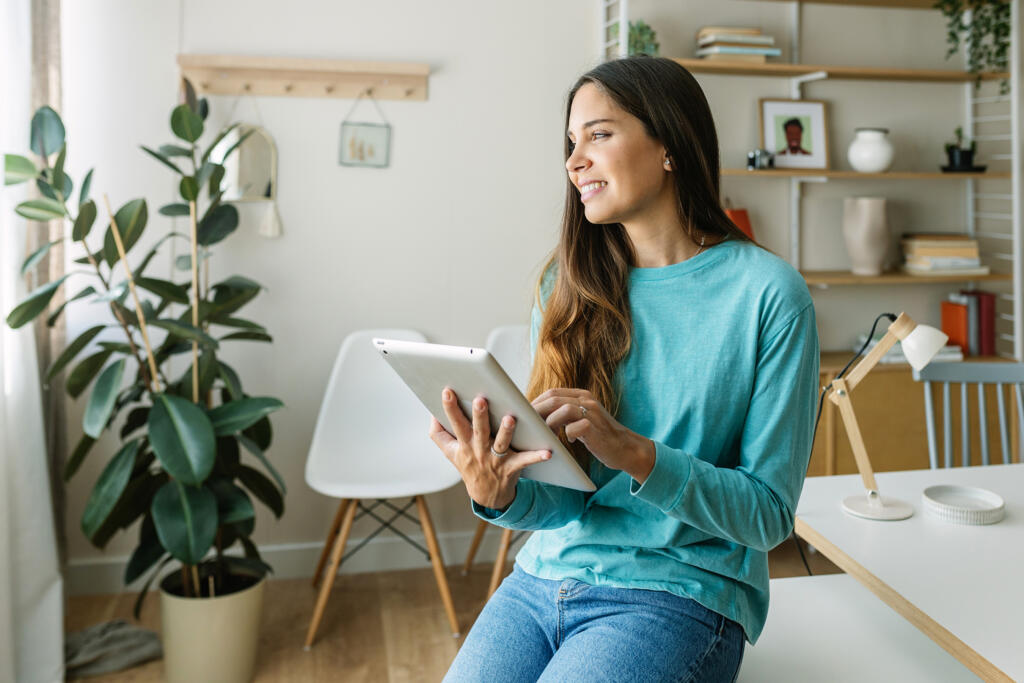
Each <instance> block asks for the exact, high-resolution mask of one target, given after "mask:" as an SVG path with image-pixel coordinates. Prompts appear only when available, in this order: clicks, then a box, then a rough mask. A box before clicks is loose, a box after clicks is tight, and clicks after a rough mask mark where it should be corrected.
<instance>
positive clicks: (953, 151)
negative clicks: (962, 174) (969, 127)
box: [946, 126, 978, 171]
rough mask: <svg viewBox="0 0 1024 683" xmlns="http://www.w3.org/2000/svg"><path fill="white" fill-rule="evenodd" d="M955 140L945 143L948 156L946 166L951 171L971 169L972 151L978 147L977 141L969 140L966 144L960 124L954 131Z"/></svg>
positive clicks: (972, 165)
mask: <svg viewBox="0 0 1024 683" xmlns="http://www.w3.org/2000/svg"><path fill="white" fill-rule="evenodd" d="M954 135H955V136H956V141H955V142H947V143H946V156H947V157H948V158H949V166H947V167H946V168H948V169H949V170H951V171H972V170H974V153H975V151H977V149H978V143H977V142H976V141H974V140H971V142H970V144H966V143H967V141H966V140H965V139H964V129H963V128H962V127H960V126H957V127H956V131H954Z"/></svg>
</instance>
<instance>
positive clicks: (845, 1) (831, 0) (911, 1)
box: [769, 0, 935, 9]
mask: <svg viewBox="0 0 1024 683" xmlns="http://www.w3.org/2000/svg"><path fill="white" fill-rule="evenodd" d="M769 1H770V2H778V1H779V0H769ZM797 2H800V3H801V4H804V5H847V6H865V7H891V8H893V9H935V0H797Z"/></svg>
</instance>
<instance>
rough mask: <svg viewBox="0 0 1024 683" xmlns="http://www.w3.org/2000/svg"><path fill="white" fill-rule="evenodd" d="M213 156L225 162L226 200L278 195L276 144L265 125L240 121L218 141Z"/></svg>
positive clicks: (223, 163) (214, 158)
mask: <svg viewBox="0 0 1024 683" xmlns="http://www.w3.org/2000/svg"><path fill="white" fill-rule="evenodd" d="M210 159H212V160H213V161H214V162H215V163H218V164H221V165H222V166H224V182H223V187H224V197H223V199H224V200H225V201H233V202H239V201H241V202H247V201H249V202H256V201H273V200H274V199H275V198H276V196H277V146H276V145H275V144H274V138H272V137H271V136H270V133H268V132H267V131H266V129H265V128H261V127H260V126H252V125H247V124H241V125H239V126H237V127H235V128H234V129H233V130H231V132H229V133H228V134H227V135H225V136H224V138H223V139H222V140H221V141H220V142H218V143H217V145H216V146H215V147H214V148H213V151H211V152H210Z"/></svg>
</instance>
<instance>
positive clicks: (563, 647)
mask: <svg viewBox="0 0 1024 683" xmlns="http://www.w3.org/2000/svg"><path fill="white" fill-rule="evenodd" d="M743 647H744V635H743V629H742V628H741V627H740V626H739V624H737V623H736V622H734V621H732V620H730V619H727V618H725V617H723V616H722V615H720V614H717V613H715V612H712V611H711V610H709V609H707V608H706V607H704V606H703V605H701V604H699V603H698V602H696V601H694V600H690V599H688V598H681V597H679V596H676V595H672V594H671V593H666V592H664V591H650V590H640V589H629V588H609V587H605V586H591V585H589V584H586V583H582V582H580V581H576V580H573V579H566V580H564V581H549V580H547V579H538V578H537V577H535V576H531V575H530V574H527V573H526V572H524V571H523V570H522V569H520V568H519V565H516V567H515V570H514V571H513V572H512V574H511V575H510V576H509V577H508V578H506V579H505V580H504V581H503V582H502V584H501V586H500V587H499V588H498V590H497V591H495V593H494V595H493V596H492V597H491V599H490V600H489V601H488V602H487V604H486V605H485V606H484V609H483V611H482V612H481V613H480V616H479V617H477V620H476V623H475V624H473V628H472V630H471V631H470V632H469V635H467V636H466V641H465V642H464V643H463V644H462V649H460V650H459V654H458V655H457V656H456V657H455V661H454V662H452V666H451V668H450V669H449V670H448V674H447V675H446V676H445V678H444V680H445V681H446V683H505V682H506V681H508V682H512V681H515V682H519V681H523V682H526V681H529V682H530V683H533V681H545V682H546V683H576V682H579V683H596V682H598V681H614V682H615V683H623V682H625V681H637V682H638V683H639V682H643V683H647V682H648V681H650V682H652V683H653V682H659V681H666V682H667V681H673V682H682V681H693V682H697V681H701V682H703V681H726V682H729V681H734V680H735V679H736V675H737V673H738V672H739V668H740V660H741V659H742V658H743Z"/></svg>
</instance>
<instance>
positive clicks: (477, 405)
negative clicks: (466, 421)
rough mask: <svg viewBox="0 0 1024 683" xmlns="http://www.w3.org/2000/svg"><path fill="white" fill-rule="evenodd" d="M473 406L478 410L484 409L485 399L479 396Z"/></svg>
mask: <svg viewBox="0 0 1024 683" xmlns="http://www.w3.org/2000/svg"><path fill="white" fill-rule="evenodd" d="M473 407H474V408H476V409H477V410H483V409H484V402H483V399H479V398H478V399H477V400H475V401H473Z"/></svg>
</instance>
